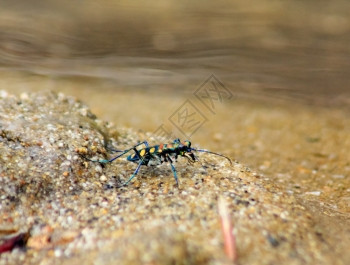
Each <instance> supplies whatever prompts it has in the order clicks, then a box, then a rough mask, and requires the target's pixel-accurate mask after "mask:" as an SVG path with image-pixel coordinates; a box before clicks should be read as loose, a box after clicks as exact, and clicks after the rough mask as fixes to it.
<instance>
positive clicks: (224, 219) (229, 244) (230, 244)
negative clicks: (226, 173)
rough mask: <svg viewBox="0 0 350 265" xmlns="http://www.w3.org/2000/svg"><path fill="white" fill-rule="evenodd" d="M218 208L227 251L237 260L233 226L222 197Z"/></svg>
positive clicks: (228, 255) (227, 253)
mask: <svg viewBox="0 0 350 265" xmlns="http://www.w3.org/2000/svg"><path fill="white" fill-rule="evenodd" d="M218 209H219V215H220V220H221V229H222V233H223V236H224V246H225V253H226V255H227V257H228V258H229V259H230V260H231V261H233V262H234V261H236V260H237V251H236V240H235V236H234V234H233V233H232V229H233V226H232V222H231V217H230V214H229V212H228V208H227V204H226V201H225V200H224V199H223V198H222V197H220V198H219V200H218Z"/></svg>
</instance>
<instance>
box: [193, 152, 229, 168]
mask: <svg viewBox="0 0 350 265" xmlns="http://www.w3.org/2000/svg"><path fill="white" fill-rule="evenodd" d="M191 150H192V151H197V152H203V153H209V154H213V155H217V156H221V157H224V158H226V159H227V160H228V161H229V162H230V165H231V166H232V161H231V159H230V158H229V157H227V156H224V155H222V154H219V153H215V152H211V151H208V150H205V149H195V148H192V147H191Z"/></svg>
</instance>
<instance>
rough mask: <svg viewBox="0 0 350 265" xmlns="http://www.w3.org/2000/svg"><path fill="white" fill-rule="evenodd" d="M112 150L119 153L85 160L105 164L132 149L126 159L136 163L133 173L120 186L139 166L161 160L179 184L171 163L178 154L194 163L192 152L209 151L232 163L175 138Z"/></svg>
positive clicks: (153, 164) (155, 163)
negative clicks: (166, 163) (142, 146)
mask: <svg viewBox="0 0 350 265" xmlns="http://www.w3.org/2000/svg"><path fill="white" fill-rule="evenodd" d="M142 144H143V145H144V146H145V147H144V148H141V149H137V147H138V146H140V145H142ZM111 151H113V152H117V153H120V154H118V155H117V156H115V157H113V158H111V159H99V160H92V159H89V158H87V157H84V158H86V159H87V160H89V161H91V162H99V163H102V164H107V163H111V162H113V161H114V160H116V159H118V158H119V157H121V156H123V155H125V154H126V153H128V152H130V151H134V153H133V154H131V155H129V156H128V157H127V161H130V162H133V163H136V164H137V167H136V169H135V171H134V173H133V174H132V175H131V177H130V178H129V179H128V180H127V181H126V182H125V183H123V184H122V186H126V185H128V184H129V183H130V181H131V180H132V179H133V178H134V177H135V176H136V175H137V173H138V172H139V170H140V167H141V166H155V165H160V164H162V163H163V162H169V163H170V166H171V170H172V172H173V174H174V178H175V181H176V185H177V187H178V186H179V182H178V177H177V172H176V169H175V166H174V165H173V162H174V160H175V161H176V160H177V158H178V157H179V156H182V157H185V158H186V159H187V160H188V161H189V162H190V163H194V162H196V161H199V159H198V158H197V156H196V155H195V154H194V153H193V151H195V152H203V153H209V154H214V155H217V156H221V157H224V158H226V159H227V160H228V161H229V162H230V165H232V161H231V159H230V158H229V157H227V156H224V155H222V154H219V153H215V152H211V151H209V150H206V149H197V148H193V147H191V142H190V141H188V140H186V141H184V142H181V141H180V139H175V140H174V141H173V142H172V143H168V144H159V145H154V146H149V144H148V142H147V141H144V142H141V143H138V144H136V145H134V146H133V147H131V148H129V149H125V150H114V149H111Z"/></svg>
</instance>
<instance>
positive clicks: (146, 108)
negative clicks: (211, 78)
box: [1, 78, 350, 264]
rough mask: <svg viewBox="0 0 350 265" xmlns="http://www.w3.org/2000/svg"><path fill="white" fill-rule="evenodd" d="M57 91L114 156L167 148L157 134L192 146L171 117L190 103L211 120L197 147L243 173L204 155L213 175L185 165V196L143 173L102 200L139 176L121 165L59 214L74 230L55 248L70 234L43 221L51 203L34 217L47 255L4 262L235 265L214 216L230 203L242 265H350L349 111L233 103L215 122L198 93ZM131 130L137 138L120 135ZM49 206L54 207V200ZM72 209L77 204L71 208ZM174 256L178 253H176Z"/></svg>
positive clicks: (221, 108) (31, 86) (164, 172)
mask: <svg viewBox="0 0 350 265" xmlns="http://www.w3.org/2000/svg"><path fill="white" fill-rule="evenodd" d="M39 80H40V79H38V78H30V79H28V80H26V84H27V86H26V87H25V89H23V87H22V86H20V85H18V86H12V87H11V92H14V93H17V94H20V93H22V92H24V91H26V92H27V91H31V90H40V86H38V84H41V88H43V84H45V83H43V82H42V81H39ZM67 83H69V84H70V86H67V85H66V84H67ZM93 85H95V84H93ZM93 85H91V86H93ZM71 87H74V88H75V89H74V90H73V89H71ZM44 88H46V87H45V85H44ZM50 88H51V89H53V90H56V91H63V92H65V93H66V94H70V95H73V96H75V97H77V98H79V99H81V100H82V101H84V102H86V103H88V105H89V106H90V107H91V109H92V112H93V113H95V114H96V115H97V116H98V117H99V118H100V119H102V120H108V121H110V122H112V123H113V124H116V125H118V126H117V127H113V128H115V133H114V134H115V136H116V137H117V138H118V137H119V138H118V139H117V141H119V142H116V143H115V144H117V145H119V146H124V147H128V146H130V145H133V144H134V143H136V142H137V141H142V140H144V139H148V140H149V141H150V144H158V143H159V138H157V137H155V135H154V133H152V132H155V131H156V130H157V129H158V128H159V126H160V125H164V127H165V128H166V129H167V130H168V131H171V132H172V133H173V134H175V135H177V136H178V137H180V138H182V139H183V138H186V136H185V135H182V134H181V132H179V131H178V130H177V129H176V128H175V127H174V126H173V123H171V121H170V120H169V117H174V116H172V115H173V114H174V113H175V114H176V113H178V110H179V107H180V106H182V104H183V103H184V102H186V100H191V101H192V102H193V104H194V105H195V106H196V107H197V108H198V109H199V110H200V112H201V113H202V114H203V116H205V118H206V122H205V123H204V124H203V125H202V126H201V127H200V128H199V129H198V130H197V131H196V132H195V133H194V134H193V135H192V136H191V141H192V143H193V144H194V146H197V147H201V148H206V149H209V150H211V151H214V152H219V153H222V154H225V155H228V156H230V157H232V158H233V159H234V160H237V161H239V163H236V164H235V166H234V167H233V168H228V167H227V165H226V164H225V163H222V160H220V159H219V158H215V157H212V156H210V155H209V157H206V156H204V154H202V155H201V161H202V164H204V165H206V166H207V168H206V169H205V168H204V169H203V168H201V166H200V165H196V166H190V165H188V164H187V163H186V162H185V161H181V160H180V161H179V162H178V163H177V165H176V167H177V168H178V170H179V172H181V173H180V175H181V177H180V183H181V189H180V190H177V189H176V187H175V186H174V179H173V178H172V174H171V170H170V169H169V168H168V167H161V169H153V170H152V169H147V168H145V169H142V170H141V171H140V174H139V176H138V177H137V179H136V181H135V182H134V184H132V185H131V186H130V187H128V188H123V189H122V190H118V189H115V188H114V187H113V181H112V182H111V183H110V188H109V189H107V190H104V189H103V187H104V184H105V183H104V182H106V181H107V182H108V181H111V179H113V176H116V177H117V180H118V178H119V177H120V178H123V179H126V178H127V177H128V176H129V174H130V173H131V172H132V171H133V169H134V168H135V165H134V164H131V163H126V162H120V163H114V164H113V165H108V166H106V167H103V168H102V169H99V168H98V169H96V165H88V166H87V168H86V170H87V172H88V173H86V174H87V175H85V178H86V176H88V174H92V175H93V178H94V180H93V181H92V183H95V184H91V185H92V186H91V187H92V188H91V189H90V190H89V191H85V192H84V191H82V190H84V189H83V188H81V187H80V189H78V190H79V192H77V193H76V194H75V195H74V196H73V195H70V196H73V197H67V198H66V199H64V200H63V202H62V199H60V200H61V203H62V204H61V205H60V206H55V207H58V208H59V209H60V207H62V209H65V210H62V211H61V215H62V216H63V217H61V218H62V220H65V218H68V216H71V218H73V221H72V223H70V225H68V227H70V229H68V230H69V231H68V232H67V235H65V236H64V239H63V240H61V241H60V240H57V241H55V236H56V234H60V231H61V230H62V229H63V230H65V229H67V228H68V227H67V225H66V224H64V222H63V221H62V220H61V221H59V220H60V219H55V218H57V215H53V216H50V215H49V214H47V213H43V212H42V211H43V207H44V208H45V207H47V205H49V204H50V203H52V202H51V201H50V200H43V202H42V204H39V205H36V206H35V207H36V208H35V209H36V210H35V211H34V212H35V214H37V213H38V212H39V213H40V214H42V216H43V217H40V218H39V220H40V221H38V223H39V224H37V225H38V227H39V228H38V227H36V230H35V231H34V232H32V235H33V238H34V239H35V237H39V238H40V237H44V236H45V235H46V234H45V233H48V234H49V236H50V238H53V239H52V241H53V245H50V246H46V245H45V242H44V244H43V246H42V245H40V244H39V247H38V246H36V245H35V244H34V246H35V247H33V246H32V248H29V250H28V251H27V252H21V250H16V251H14V252H12V253H6V254H3V255H2V256H1V263H2V264H11V261H12V262H16V261H18V260H24V261H26V263H27V264H37V262H38V261H43V260H46V261H47V262H48V263H47V264H75V263H81V262H82V261H87V260H90V261H94V262H95V263H97V264H112V263H113V261H115V260H120V261H124V263H125V264H135V263H136V262H140V261H142V262H145V263H147V262H148V263H150V264H168V263H169V264H171V263H172V262H174V261H179V260H181V261H184V263H185V261H186V262H189V263H194V264H221V263H226V262H228V260H227V258H226V257H225V254H224V252H223V245H222V244H223V241H222V240H223V239H222V237H221V234H220V233H221V232H219V230H220V227H219V221H218V220H219V219H218V218H219V217H218V215H217V210H216V207H217V198H218V195H220V194H221V195H222V196H224V197H225V199H226V200H227V201H228V203H229V209H230V213H231V216H232V222H233V224H234V226H235V228H234V234H235V235H236V237H237V238H236V239H237V250H238V263H239V264H316V263H317V264H347V263H349V261H350V256H349V253H348V251H347V250H348V246H349V245H350V242H349V238H350V236H349V235H350V223H349V216H350V206H349V203H350V183H349V171H350V165H349V161H348V156H347V151H348V150H349V147H350V146H349V145H350V141H349V137H348V134H349V129H350V123H349V118H348V115H347V111H346V110H342V109H336V108H332V109H327V108H322V107H316V106H305V105H300V104H294V103H292V102H276V101H274V102H266V101H265V102H261V101H260V102H258V101H252V100H246V99H244V98H240V97H237V96H235V97H233V98H232V99H231V100H229V101H224V102H222V103H220V104H216V109H215V114H213V113H212V112H210V110H209V109H207V108H206V107H205V106H204V105H200V104H201V102H199V101H198V100H196V98H195V97H194V96H193V93H188V94H186V95H179V94H176V93H172V94H168V93H165V92H162V91H159V92H154V91H153V92H152V91H151V92H146V91H136V92H129V91H126V90H118V91H115V90H112V89H109V88H108V87H107V88H106V87H104V89H103V90H100V91H97V90H94V89H92V88H89V86H88V85H86V83H84V85H82V84H80V83H79V82H76V81H75V82H71V81H69V82H68V81H60V82H56V83H55V85H54V86H53V87H52V86H51V87H50ZM233 94H235V93H233ZM22 96H23V95H22ZM24 96H25V95H24ZM72 115H73V114H72ZM176 115H177V114H176ZM176 115H175V116H176ZM173 121H174V120H173ZM124 126H127V127H131V128H132V130H131V131H130V130H129V131H128V130H126V131H125V130H124V129H120V128H121V127H124ZM118 128H119V129H118ZM92 129H93V128H92ZM148 132H150V133H148ZM184 132H185V134H186V133H187V134H190V133H191V131H190V132H188V131H184ZM114 134H113V135H114ZM99 137H100V138H101V136H99ZM67 142H69V140H68V139H67ZM70 150H72V149H70ZM95 151H96V150H95ZM91 152H94V150H92V151H91ZM101 152H102V151H101ZM101 154H102V155H103V152H102V153H101ZM2 167H4V164H2ZM91 170H92V171H91ZM96 170H97V172H95V171H96ZM101 170H102V171H101ZM203 170H204V171H203ZM5 172H6V171H5ZM115 172H124V173H122V174H121V175H118V174H116V173H115ZM200 172H202V173H203V175H202V174H201V173H200ZM215 172H216V173H215ZM56 173H57V172H56ZM62 174H63V173H62ZM84 174H85V173H84ZM102 176H104V177H102ZM149 176H151V178H150V177H149ZM98 183H100V184H98ZM57 190H59V189H57ZM61 192H62V194H65V192H64V191H61ZM91 192H92V193H93V194H91ZM52 196H53V197H50V199H51V200H53V198H55V199H57V198H56V197H55V196H54V195H52ZM73 198H74V200H77V201H76V202H75V203H74V204H73V205H74V206H72V205H71V203H72V200H73ZM56 203H57V202H56ZM87 204H89V205H91V206H90V207H88V208H87V209H89V210H87V213H86V214H87V215H88V214H90V215H91V216H94V217H91V218H92V219H91V218H88V217H87V215H85V214H83V215H82V216H83V217H82V218H81V219H80V220H78V219H79V218H77V219H75V218H76V217H74V216H75V215H76V214H77V212H79V211H84V210H83V209H84V207H87V206H86V205H87ZM69 205H70V206H69ZM92 205H95V206H94V207H92ZM13 207H15V209H18V208H16V207H24V206H23V205H22V206H18V205H16V206H13ZM51 207H52V205H51ZM91 207H92V208H91ZM66 208H72V213H71V214H70V213H67V212H66V210H67V209H66ZM59 209H58V210H59ZM10 215H11V214H10ZM39 216H41V215H39ZM24 217H25V216H20V217H17V218H18V220H19V221H18V220H17V221H16V217H15V216H11V218H12V219H11V218H10V220H13V222H14V224H17V225H18V224H21V225H22V226H23V227H27V226H28V225H29V224H28V223H27V224H26V223H25V221H24V219H23V218H24ZM85 218H86V219H85ZM90 219H91V220H90ZM6 220H8V219H4V218H3V219H2V225H3V226H6V227H8V226H9V225H10V226H11V224H9V223H8V221H6ZM89 220H90V221H89ZM14 226H15V225H14ZM43 227H44V228H43ZM165 227H166V228H165ZM16 228H20V227H16ZM45 229H46V230H49V232H47V231H46V230H45ZM89 229H90V230H89ZM42 230H44V231H42ZM204 231H205V232H204ZM67 238H68V239H67ZM36 240H38V238H36ZM65 240H66V241H67V242H66V241H65ZM89 240H90V241H89ZM62 241H63V242H65V243H62ZM136 241H137V242H138V244H137V245H135V242H136ZM29 242H30V241H29ZM32 242H33V241H32ZM34 242H35V240H34ZM55 242H56V243H57V242H58V243H57V245H55ZM89 242H90V243H89ZM101 242H103V243H101ZM150 242H154V243H150ZM204 242H206V243H205V244H204ZM32 244H33V243H32ZM89 244H90V245H89ZM165 246H170V247H169V248H170V249H172V250H174V252H168V250H167V249H169V248H165V249H164V247H165ZM175 246H183V247H180V248H177V247H175ZM38 249H39V250H38ZM67 249H68V250H67ZM38 251H39V252H38ZM86 251H88V252H89V255H86V253H87V252H86ZM146 253H148V254H146ZM14 257H16V258H14ZM50 262H51V263H50ZM74 262H75V263H74ZM179 264H181V262H180V263H179Z"/></svg>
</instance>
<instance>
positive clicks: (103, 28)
mask: <svg viewBox="0 0 350 265" xmlns="http://www.w3.org/2000/svg"><path fill="white" fill-rule="evenodd" d="M0 6H1V9H0V67H1V71H2V73H3V74H2V75H7V74H8V71H14V72H20V73H27V74H28V73H29V74H34V75H40V76H45V77H50V78H63V79H65V78H69V79H71V80H74V79H78V80H86V81H87V82H90V81H91V80H99V82H108V84H109V85H110V86H113V87H115V89H118V88H128V89H129V88H132V89H141V90H144V89H148V90H155V91H176V93H179V91H180V92H181V91H187V90H188V91H189V90H193V89H194V88H195V87H196V86H198V85H199V84H200V83H201V82H202V81H203V80H205V79H206V78H207V76H208V75H209V74H215V75H216V76H217V77H219V78H220V80H222V82H224V83H225V85H226V86H227V87H230V89H231V90H233V91H234V93H235V94H236V95H237V96H240V97H242V98H244V97H248V98H255V99H267V100H271V99H272V100H277V99H287V100H292V101H300V102H305V103H307V104H309V103H313V104H321V105H327V106H328V105H333V106H339V105H343V106H347V104H348V103H349V101H350V97H349V95H350V91H349V89H348V84H349V76H350V67H349V66H350V60H349V59H350V58H349V57H350V34H349V33H350V17H349V15H348V14H349V10H350V2H349V1H345V0H336V1H323V0H321V1H313V0H309V1H291V0H290V1H261V0H259V1H258V0H252V1H222V0H219V1H190V2H188V1H172V0H169V1H154V0H152V1H142V2H139V3H136V2H131V1H126V0H122V1H110V0H109V1H107V0H101V1H92V0H85V1H57V0H49V1H45V2H42V1H37V0H32V1H18V0H11V1H7V0H2V1H1V3H0ZM102 87H103V86H101V87H99V91H100V92H101V91H102V90H103V88H102ZM96 89H97V88H96Z"/></svg>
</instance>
